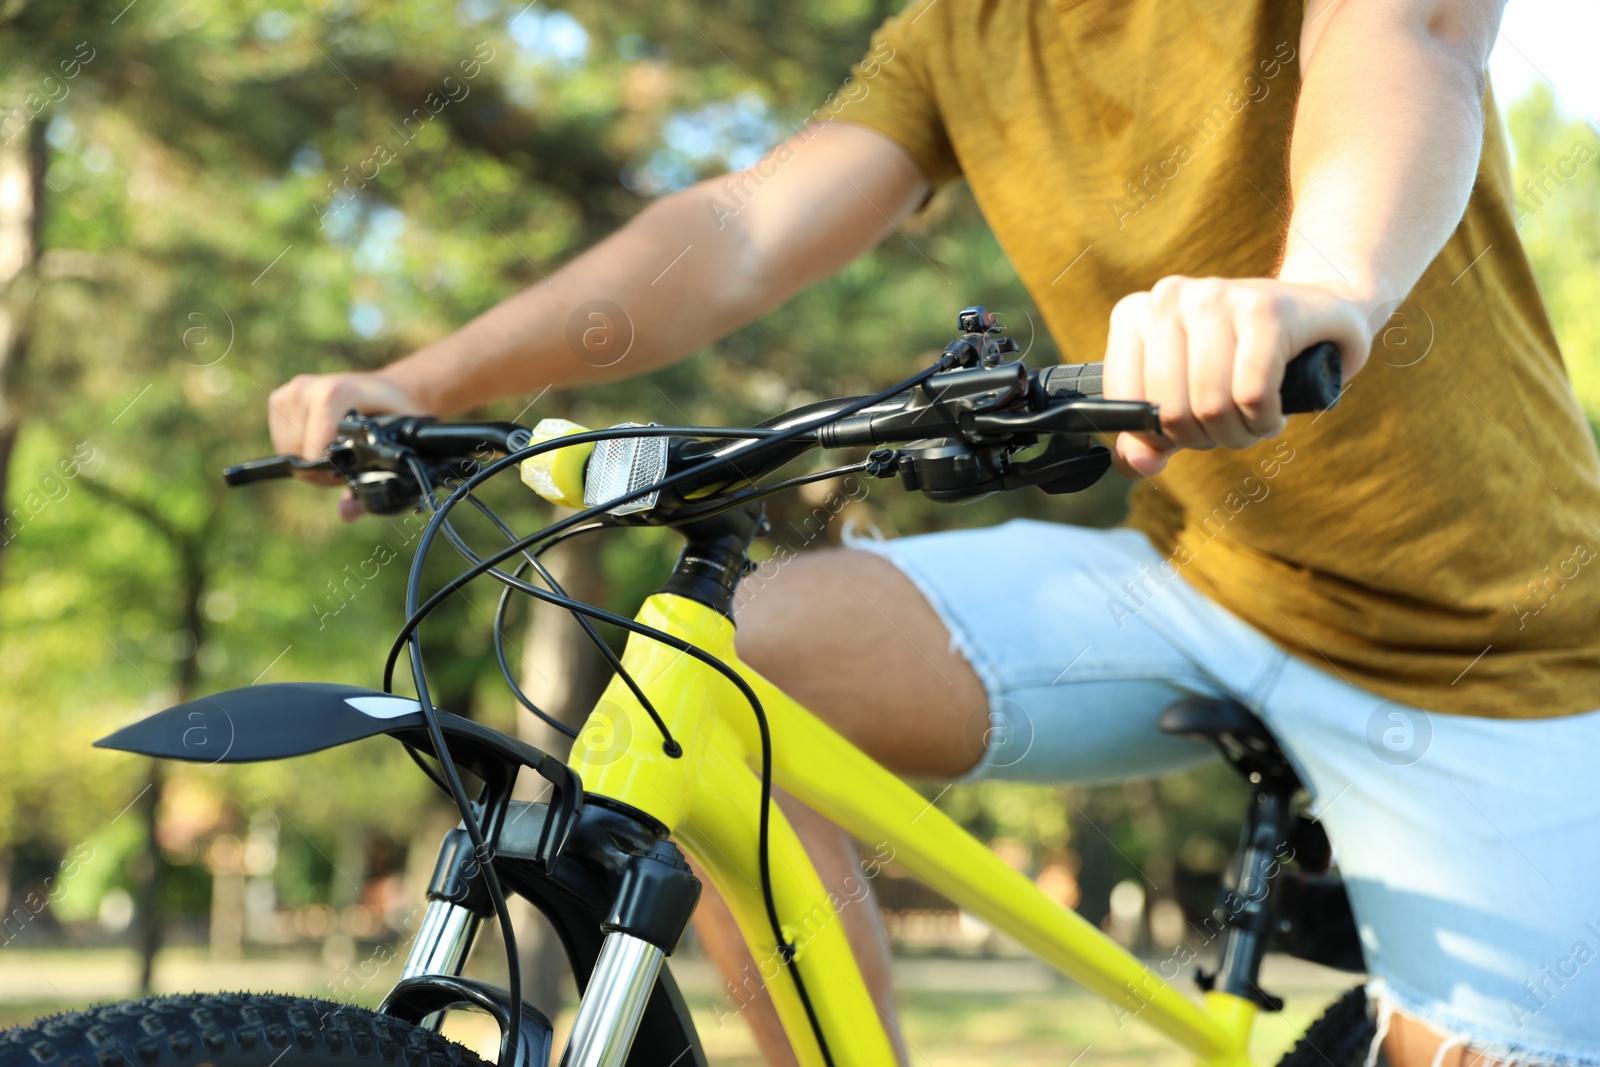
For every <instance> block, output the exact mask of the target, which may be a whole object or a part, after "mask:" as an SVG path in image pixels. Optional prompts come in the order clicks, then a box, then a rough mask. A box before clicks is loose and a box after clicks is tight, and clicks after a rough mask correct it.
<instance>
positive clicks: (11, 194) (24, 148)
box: [0, 109, 49, 549]
mask: <svg viewBox="0 0 1600 1067" xmlns="http://www.w3.org/2000/svg"><path fill="white" fill-rule="evenodd" d="M21 110H24V111H25V110H26V109H21ZM5 114H7V115H10V114H12V112H11V111H9V110H6V111H5ZM48 162H49V146H48V145H47V143H46V142H45V139H44V124H43V123H41V122H29V123H27V124H26V125H24V126H21V127H20V128H19V127H17V126H16V125H15V124H13V123H9V122H8V123H7V124H6V125H5V126H3V127H0V549H3V548H4V547H5V546H6V544H8V543H9V542H10V540H11V538H12V537H13V536H14V531H13V530H12V529H11V527H10V526H9V525H8V523H7V520H8V519H9V518H10V511H9V509H7V508H6V506H5V505H6V501H7V500H8V498H9V493H8V490H9V488H10V479H9V473H10V470H11V455H12V452H13V451H14V450H15V448H16V443H17V430H18V429H19V427H20V426H21V422H22V414H21V412H20V411H19V410H18V408H17V406H16V399H15V391H16V384H17V381H18V379H19V377H20V375H21V370H22V364H23V361H24V358H25V357H26V355H27V351H28V341H29V337H30V336H31V333H32V327H33V309H34V306H35V304H36V293H37V289H38V275H37V273H36V271H35V267H36V266H37V264H38V262H39V229H40V225H41V223H42V222H43V217H44V210H43V198H42V196H41V195H40V190H41V189H42V188H43V187H44V177H45V166H46V164H47V163H48Z"/></svg>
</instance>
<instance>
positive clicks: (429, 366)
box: [383, 189, 765, 415]
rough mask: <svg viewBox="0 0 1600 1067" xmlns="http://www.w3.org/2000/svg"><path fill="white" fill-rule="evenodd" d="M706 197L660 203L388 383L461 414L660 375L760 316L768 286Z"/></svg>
mask: <svg viewBox="0 0 1600 1067" xmlns="http://www.w3.org/2000/svg"><path fill="white" fill-rule="evenodd" d="M696 193H697V190H696V189H689V190H685V191H684V192H682V193H679V194H677V195H675V196H671V197H667V198H665V199H663V200H660V201H657V202H656V203H654V204H652V205H651V206H650V207H648V208H646V209H645V210H644V211H643V212H641V213H640V214H639V215H638V216H637V217H636V218H635V219H633V221H631V222H630V223H629V224H628V225H626V226H624V227H623V228H622V229H621V230H619V231H618V232H617V233H615V234H613V235H612V236H610V237H609V238H607V239H606V240H604V241H602V242H601V243H600V244H598V245H596V246H595V247H594V248H592V249H590V250H589V251H587V252H585V253H584V254H583V255H581V256H579V257H578V258H577V259H575V260H573V261H572V262H571V263H569V264H567V265H566V266H564V267H562V268H561V269H560V270H558V271H556V272H555V273H554V274H552V275H551V276H550V277H549V278H548V279H546V280H545V281H543V282H541V283H539V284H537V285H534V286H532V287H531V288H529V289H527V290H525V291H523V292H522V293H519V294H518V295H516V296H514V297H511V298H510V299H508V300H506V301H504V302H503V303H500V304H498V305H496V306H495V307H493V308H491V309H489V310H488V311H486V312H484V313H483V314H482V315H480V316H478V317H477V318H476V319H474V320H472V321H471V322H470V323H468V324H467V325H466V326H463V327H462V328H461V329H459V330H457V331H455V332H454V333H452V334H450V335H448V336H446V337H444V338H441V339H440V340H438V341H436V342H434V343H433V344H431V345H428V346H427V347H425V348H422V349H419V350H418V351H417V352H415V353H413V354H411V355H410V356H407V357H406V358H405V359H402V360H400V361H399V362H397V363H395V364H393V365H391V366H390V367H389V368H388V369H386V370H385V371H384V372H383V373H384V375H385V376H387V377H390V378H393V379H394V380H395V381H397V382H399V383H400V384H401V385H402V386H403V387H404V388H406V389H407V390H408V391H409V392H411V393H412V395H414V396H416V397H418V398H420V399H423V400H424V401H425V402H426V404H427V406H428V408H429V410H431V411H433V412H435V413H437V414H440V415H450V414H455V413H457V412H461V411H465V410H467V409H469V408H472V407H476V406H478V405H479V404H481V403H484V402H486V401H489V400H492V399H495V398H497V397H501V396H507V395H512V394H522V393H534V392H538V391H539V390H541V389H543V388H545V387H546V386H555V387H557V388H559V387H562V386H570V385H582V384H585V383H589V382H597V381H604V380H607V379H611V378H618V377H623V376H627V375H632V374H638V373H641V372H643V371H647V370H650V369H653V368H655V367H659V366H662V365H663V364H666V363H669V362H671V361H672V360H674V359H677V358H679V357H681V356H684V355H686V354H688V353H689V352H692V351H694V350H695V349H697V348H699V347H701V346H702V345H704V344H707V343H708V342H710V341H711V340H713V339H715V338H716V337H718V336H720V335H721V334H723V333H726V332H727V331H729V330H731V329H734V328H736V327H737V326H739V325H741V324H742V323H743V321H746V320H747V319H748V318H750V317H752V316H753V315H755V314H758V313H759V311H760V310H762V309H763V305H764V303H765V301H764V300H763V298H762V293H761V279H760V278H759V277H757V276H755V275H754V274H753V272H752V271H751V270H750V269H749V267H748V264H746V263H743V262H741V249H740V245H739V242H738V238H737V235H734V234H730V233H728V232H727V231H726V230H725V231H724V232H722V233H717V232H716V230H715V225H714V220H713V218H712V216H711V214H710V212H708V211H707V210H706V209H705V206H704V203H703V201H704V194H703V192H702V193H700V195H698V196H697V195H696Z"/></svg>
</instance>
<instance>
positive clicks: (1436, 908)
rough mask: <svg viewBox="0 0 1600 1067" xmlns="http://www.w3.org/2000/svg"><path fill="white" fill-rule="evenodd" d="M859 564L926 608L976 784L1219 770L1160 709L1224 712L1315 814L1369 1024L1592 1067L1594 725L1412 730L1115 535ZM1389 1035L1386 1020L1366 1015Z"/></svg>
mask: <svg viewBox="0 0 1600 1067" xmlns="http://www.w3.org/2000/svg"><path fill="white" fill-rule="evenodd" d="M850 544H851V546H852V547H854V548H858V549H865V550H867V551H871V552H874V553H877V554H879V555H881V556H883V557H885V558H886V559H888V560H890V561H891V562H893V563H894V564H895V565H896V566H897V567H899V568H900V570H901V571H903V572H904V573H905V574H906V575H907V576H908V577H909V578H910V579H911V581H912V582H914V583H915V584H916V586H917V587H918V589H919V590H921V592H922V594H923V595H924V596H925V597H927V599H928V601H929V602H930V603H931V604H932V605H933V607H934V609H935V611H937V612H938V614H939V616H940V618H941V619H942V620H943V621H944V623H945V625H946V627H947V628H948V629H949V631H950V635H951V638H950V639H951V642H952V643H953V646H954V648H955V649H956V651H958V652H960V653H961V654H962V655H963V656H964V657H965V658H966V659H967V661H968V662H969V663H970V664H971V665H972V667H973V669H974V671H976V672H977V675H978V677H979V678H980V679H981V680H982V682H983V685H984V688H985V689H986V690H987V692H988V697H989V701H990V721H991V729H990V731H989V734H988V747H987V751H986V753H985V755H984V757H983V759H982V761H981V762H980V763H979V765H978V766H977V768H975V769H974V770H973V771H972V772H971V774H970V775H969V777H970V778H972V779H980V778H989V779H1009V780H1019V781H1034V782H1081V783H1089V782H1106V781H1119V780H1125V779H1129V778H1139V777H1151V776H1155V775H1160V774H1165V773H1167V772H1170V771H1176V770H1180V769H1183V768H1187V767H1194V766H1198V765H1200V764H1203V763H1206V762H1207V761H1209V760H1211V759H1214V758H1215V756H1214V752H1213V750H1212V749H1211V747H1210V746H1209V745H1206V744H1202V743H1198V742H1192V741H1187V740H1183V739H1180V738H1174V737H1169V736H1167V735H1165V734H1163V733H1161V732H1160V731H1159V730H1158V729H1157V727H1156V720H1157V718H1158V717H1159V716H1160V714H1161V712H1162V710H1163V709H1164V708H1165V707H1167V705H1169V704H1170V703H1172V702H1173V701H1174V700H1176V699H1179V698H1181V697H1184V696H1187V695H1194V694H1201V695H1206V696H1229V697H1232V698H1234V699H1236V700H1239V701H1241V702H1242V703H1244V704H1245V705H1247V706H1248V707H1249V708H1250V709H1251V710H1252V711H1254V712H1255V713H1256V714H1257V715H1258V716H1260V717H1261V719H1262V720H1263V721H1264V722H1266V724H1267V725H1268V727H1269V728H1270V729H1271V730H1272V732H1273V734H1274V735H1276V737H1277V738H1278V739H1279V742H1280V744H1281V745H1282V747H1283V749H1284V751H1285V752H1286V753H1287V754H1288V756H1289V758H1290V760H1291V762H1293V764H1294V765H1295V768H1296V770H1297V771H1298V772H1299V774H1300V778H1301V780H1302V781H1303V782H1304V783H1305V784H1306V787H1307V789H1308V790H1309V792H1310V794H1311V801H1312V812H1313V814H1316V815H1318V816H1320V817H1321V819H1322V822H1323V824H1324V826H1325V827H1326V828H1327V831H1328V836H1329V838H1330V839H1331V841H1332V843H1333V847H1334V851H1335V855H1336V856H1337V859H1338V864H1339V868H1340V870H1341V872H1342V873H1343V876H1344V879H1345V882H1346V884H1347V886H1348V888H1349V893H1350V899H1351V904H1352V906H1353V908H1354V911H1355V915H1356V919H1357V924H1358V926H1359V928H1360V932H1361V940H1362V945H1363V948H1364V951H1365V954H1366V960H1367V968H1368V972H1369V974H1370V976H1371V977H1370V982H1369V988H1371V989H1372V990H1373V992H1374V996H1375V999H1376V1002H1377V1004H1378V1006H1379V1009H1380V1014H1382V1013H1386V1012H1388V1011H1393V1010H1396V1009H1398V1010H1400V1011H1403V1012H1405V1013H1406V1014H1408V1015H1411V1016H1414V1017H1416V1018H1418V1019H1420V1020H1422V1021H1423V1022H1426V1023H1428V1024H1430V1025H1431V1026H1433V1027H1434V1029H1436V1030H1438V1031H1441V1032H1443V1033H1446V1034H1449V1035H1451V1037H1452V1038H1453V1039H1454V1040H1455V1041H1458V1042H1461V1043H1465V1044H1466V1045H1468V1046H1470V1047H1472V1048H1474V1049H1476V1050H1478V1051H1481V1052H1484V1053H1485V1054H1488V1055H1492V1056H1494V1057H1496V1058H1498V1059H1500V1060H1502V1061H1515V1062H1517V1063H1521V1064H1534V1063H1541V1064H1543V1063H1549V1064H1563V1065H1566V1064H1573V1065H1576V1064H1585V1065H1600V766H1597V764H1600V711H1596V712H1590V713H1586V714H1581V715H1572V716H1567V717H1564V718H1555V719H1537V720H1501V719H1483V718H1470V717H1466V716H1459V715H1447V714H1440V713H1436V712H1429V711H1426V710H1423V709H1419V708H1413V707H1408V706H1404V705H1399V704H1396V703H1394V702H1392V701H1388V700H1385V699H1383V698H1382V697H1379V696H1377V695H1375V694H1373V693H1371V692H1368V691H1366V690H1363V689H1361V688H1358V687H1357V686H1355V685H1352V684H1350V683H1349V682H1347V681H1346V680H1344V679H1342V678H1340V677H1339V676H1338V674H1337V673H1334V672H1332V671H1330V670H1326V669H1323V668H1322V667H1319V666H1315V665H1313V664H1311V663H1308V662H1305V661H1303V660H1301V659H1298V658H1296V657H1293V656H1290V655H1289V654H1287V653H1286V652H1284V651H1283V650H1282V649H1280V648H1279V647H1278V646H1276V645H1274V644H1273V643H1272V641H1271V640H1270V639H1268V638H1267V637H1266V636H1265V635H1263V634H1262V633H1261V632H1259V631H1257V630H1255V629H1253V628H1252V627H1250V626H1249V625H1247V624H1246V623H1244V622H1243V621H1241V620H1239V619H1238V618H1236V617H1235V616H1233V615H1231V614H1229V613H1228V612H1227V611H1226V610H1225V609H1223V608H1222V607H1220V606H1218V605H1217V604H1215V603H1213V602H1212V601H1210V600H1208V599H1207V598H1206V597H1205V596H1203V595H1202V594H1200V593H1199V592H1198V591H1197V590H1195V589H1194V588H1193V587H1192V586H1190V585H1189V584H1187V582H1186V581H1185V580H1184V579H1183V577H1182V575H1181V574H1179V573H1176V572H1175V571H1174V568H1172V567H1171V566H1170V565H1169V566H1165V567H1164V566H1163V563H1164V561H1163V559H1162V557H1161V556H1160V555H1159V554H1158V553H1157V552H1156V551H1155V550H1154V549H1153V548H1152V547H1151V546H1150V543H1149V542H1148V541H1147V540H1146V539H1145V537H1144V536H1143V535H1142V534H1140V533H1138V532H1136V531H1132V530H1091V529H1083V528H1079V527H1072V526H1064V525H1058V524H1052V523H1041V522H1032V521H1026V520H1019V521H1015V522H1009V523H1006V524H1004V525H1002V526H997V527H992V528H988V529H979V530H967V531H958V532H952V533H939V534H931V535H927V536H921V537H908V538H903V539H899V540H892V541H881V540H869V539H865V538H859V537H852V538H851V539H850ZM1383 1017H1385V1018H1386V1015H1383Z"/></svg>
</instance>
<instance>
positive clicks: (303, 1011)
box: [0, 993, 485, 1067]
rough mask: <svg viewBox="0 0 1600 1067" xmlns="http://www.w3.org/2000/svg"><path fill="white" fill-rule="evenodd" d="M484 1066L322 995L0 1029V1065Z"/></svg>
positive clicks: (187, 1002)
mask: <svg viewBox="0 0 1600 1067" xmlns="http://www.w3.org/2000/svg"><path fill="white" fill-rule="evenodd" d="M273 1064H277V1065H278V1067H289V1065H291V1064H295V1065H299V1067H351V1065H356V1064H373V1065H377V1064H383V1065H385V1067H485V1065H484V1062H483V1061H482V1060H481V1059H479V1058H478V1057H477V1055H475V1054H474V1053H472V1052H470V1051H468V1050H467V1049H465V1048H462V1047H461V1046H460V1045H457V1044H455V1043H454V1042H452V1041H447V1040H445V1039H444V1038H443V1037H440V1036H439V1035H438V1034H436V1033H434V1032H433V1031H431V1030H423V1029H421V1028H420V1027H417V1026H413V1025H411V1024H410V1023H407V1022H402V1021H400V1020H399V1019H392V1018H390V1017H388V1016H386V1015H379V1014H377V1013H376V1012H371V1011H367V1010H366V1009H365V1008H356V1007H352V1006H350V1005H348V1004H334V1003H331V1002H329V1001H326V1000H312V999H309V998H306V997H287V996H280V995H278V994H275V993H192V994H187V995H184V996H171V997H150V998H149V999H147V1000H130V1001H126V1002H124V1003H121V1004H106V1005H103V1006H101V1007H96V1008H90V1009H89V1010H88V1011H82V1012H69V1013H67V1014H64V1015H55V1016H51V1017H50V1018H48V1019H40V1020H39V1021H38V1022H36V1023H34V1024H33V1025H32V1026H26V1027H21V1026H19V1027H15V1028H13V1029H10V1030H5V1031H0V1067H201V1065H211V1067H272V1065H273Z"/></svg>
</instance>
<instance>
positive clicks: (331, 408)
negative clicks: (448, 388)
mask: <svg viewBox="0 0 1600 1067" xmlns="http://www.w3.org/2000/svg"><path fill="white" fill-rule="evenodd" d="M428 406H429V405H428V404H427V403H426V402H425V401H424V400H423V399H421V398H420V397H417V396H414V395H413V394H412V393H411V392H410V391H408V390H407V389H405V388H404V387H403V386H401V385H400V384H399V383H397V382H395V381H393V380H392V379H390V378H387V377H385V376H384V375H383V374H381V373H379V374H300V375H296V376H295V377H293V378H291V379H289V380H288V381H287V382H285V383H284V384H283V385H280V386H279V387H278V388H277V389H275V390H273V392H272V395H271V396H270V397H268V398H267V425H268V428H269V429H270V430H271V433H272V447H273V448H276V449H277V450H278V451H279V452H280V453H282V454H285V455H292V456H299V457H301V458H302V459H319V458H321V456H322V450H323V449H324V448H327V447H328V445H329V444H331V443H332V442H333V439H334V438H336V437H338V436H339V420H340V419H341V418H343V417H344V414H345V412H347V411H350V410H351V409H352V408H353V409H355V410H356V411H359V412H360V413H361V414H363V415H399V414H404V415H428V414H432V412H430V411H429V410H428ZM327 484H329V485H341V484H343V483H342V482H341V481H340V480H339V479H337V478H334V477H332V476H329V477H328V479H327ZM361 514H362V510H361V505H360V504H358V503H357V502H356V499H355V497H354V496H353V495H352V494H351V493H350V491H349V490H348V489H347V490H345V493H344V496H343V497H341V498H340V500H339V517H340V518H341V519H344V520H345V521H346V522H351V521H353V520H355V519H357V518H359V517H360V516H361Z"/></svg>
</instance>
